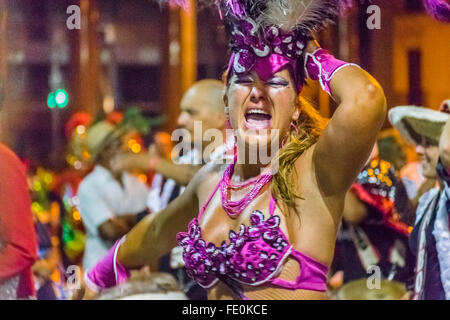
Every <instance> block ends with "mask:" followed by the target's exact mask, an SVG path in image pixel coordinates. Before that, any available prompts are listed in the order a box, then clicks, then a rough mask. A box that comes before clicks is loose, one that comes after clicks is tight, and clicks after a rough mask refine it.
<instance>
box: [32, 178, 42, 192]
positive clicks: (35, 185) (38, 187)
mask: <svg viewBox="0 0 450 320" xmlns="http://www.w3.org/2000/svg"><path fill="white" fill-rule="evenodd" d="M33 189H34V190H35V191H37V192H39V191H41V190H42V185H41V183H40V182H39V181H35V182H34V183H33Z"/></svg>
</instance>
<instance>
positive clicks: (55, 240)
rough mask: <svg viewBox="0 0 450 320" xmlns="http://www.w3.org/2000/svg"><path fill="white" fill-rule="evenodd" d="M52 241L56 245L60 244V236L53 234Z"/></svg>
mask: <svg viewBox="0 0 450 320" xmlns="http://www.w3.org/2000/svg"><path fill="white" fill-rule="evenodd" d="M51 241H52V245H53V246H55V247H56V246H57V245H59V238H58V237H57V236H52V237H51Z"/></svg>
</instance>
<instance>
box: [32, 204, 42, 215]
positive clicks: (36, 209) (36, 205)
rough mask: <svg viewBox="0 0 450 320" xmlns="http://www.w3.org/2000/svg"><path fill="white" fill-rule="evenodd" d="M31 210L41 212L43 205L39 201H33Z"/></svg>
mask: <svg viewBox="0 0 450 320" xmlns="http://www.w3.org/2000/svg"><path fill="white" fill-rule="evenodd" d="M31 210H33V212H35V213H39V212H41V211H42V207H41V205H40V204H39V203H37V202H33V203H32V204H31Z"/></svg>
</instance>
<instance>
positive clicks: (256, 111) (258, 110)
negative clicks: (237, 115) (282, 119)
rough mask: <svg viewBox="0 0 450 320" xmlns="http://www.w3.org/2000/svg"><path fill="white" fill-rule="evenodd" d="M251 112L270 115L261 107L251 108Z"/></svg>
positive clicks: (249, 112)
mask: <svg viewBox="0 0 450 320" xmlns="http://www.w3.org/2000/svg"><path fill="white" fill-rule="evenodd" d="M251 113H256V114H267V115H269V114H268V113H267V112H265V111H264V110H261V109H251V110H249V111H248V112H247V114H251Z"/></svg>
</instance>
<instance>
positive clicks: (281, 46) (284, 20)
mask: <svg viewBox="0 0 450 320" xmlns="http://www.w3.org/2000/svg"><path fill="white" fill-rule="evenodd" d="M180 1H182V0H168V2H169V3H171V4H178V5H180ZM351 3H352V0H199V4H200V5H201V6H212V5H214V6H217V7H218V9H219V14H220V17H221V19H222V22H223V24H224V26H225V30H226V32H227V33H228V35H229V37H230V42H229V46H230V49H231V57H230V62H229V71H234V72H235V73H238V74H239V73H245V72H248V71H250V70H253V69H254V70H256V72H258V74H259V75H260V77H262V78H264V77H266V76H269V75H271V74H273V73H276V72H278V71H279V70H280V69H281V68H282V67H284V66H285V65H288V64H289V65H291V66H292V68H293V69H294V73H295V77H296V79H295V80H296V82H297V84H298V85H299V86H298V88H300V87H301V85H302V84H303V82H304V72H303V68H302V67H301V68H300V66H302V65H303V63H302V60H303V50H304V48H305V47H306V44H307V41H308V40H310V39H311V36H310V34H311V32H313V31H317V30H319V29H321V28H322V27H324V26H325V25H326V24H327V23H328V22H330V21H332V20H333V19H334V18H336V17H337V16H338V15H339V14H341V13H343V11H345V9H347V8H348V7H350V6H351ZM229 74H230V73H229Z"/></svg>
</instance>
